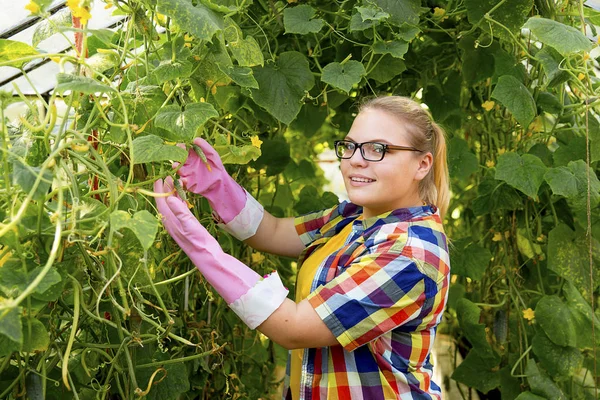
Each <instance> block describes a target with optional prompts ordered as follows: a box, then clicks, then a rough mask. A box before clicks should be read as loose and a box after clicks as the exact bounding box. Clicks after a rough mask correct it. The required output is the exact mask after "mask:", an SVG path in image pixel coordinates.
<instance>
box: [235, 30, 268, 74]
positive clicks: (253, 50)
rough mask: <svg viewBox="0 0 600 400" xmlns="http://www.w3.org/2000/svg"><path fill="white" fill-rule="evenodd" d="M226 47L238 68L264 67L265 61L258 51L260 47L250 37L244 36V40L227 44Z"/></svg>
mask: <svg viewBox="0 0 600 400" xmlns="http://www.w3.org/2000/svg"><path fill="white" fill-rule="evenodd" d="M228 45H229V49H230V50H231V54H233V57H234V58H235V59H236V60H237V62H238V64H239V65H240V67H254V66H257V65H261V66H262V65H264V63H265V59H264V57H263V54H262V51H261V50H260V45H259V44H258V42H257V41H256V39H254V38H253V37H252V36H246V38H245V39H239V40H237V41H235V42H229V43H228Z"/></svg>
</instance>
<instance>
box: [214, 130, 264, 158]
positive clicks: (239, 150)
mask: <svg viewBox="0 0 600 400" xmlns="http://www.w3.org/2000/svg"><path fill="white" fill-rule="evenodd" d="M214 148H215V150H217V152H218V153H219V156H220V158H221V161H222V162H223V164H242V165H245V164H248V163H249V162H250V161H254V160H256V159H257V158H258V157H260V155H261V151H260V149H259V148H258V147H256V146H253V145H245V146H233V145H230V144H228V143H227V139H225V138H224V137H223V136H217V138H216V139H215V143H214Z"/></svg>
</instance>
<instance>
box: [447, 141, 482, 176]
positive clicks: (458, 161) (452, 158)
mask: <svg viewBox="0 0 600 400" xmlns="http://www.w3.org/2000/svg"><path fill="white" fill-rule="evenodd" d="M448 167H449V170H450V177H452V178H455V179H459V180H461V181H464V180H465V179H467V178H469V177H470V176H471V175H472V174H474V173H475V172H477V171H478V170H479V161H478V160H477V156H476V155H475V154H473V152H472V151H471V149H469V144H468V143H467V141H466V140H464V139H461V138H459V137H453V138H452V139H450V140H449V141H448Z"/></svg>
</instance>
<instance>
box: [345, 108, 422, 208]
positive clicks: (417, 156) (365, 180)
mask: <svg viewBox="0 0 600 400" xmlns="http://www.w3.org/2000/svg"><path fill="white" fill-rule="evenodd" d="M408 135H409V134H408V132H407V131H406V125H405V124H403V123H402V122H401V121H400V120H399V119H398V118H395V117H393V116H392V115H390V114H389V113H387V112H385V111H382V110H377V109H367V110H364V111H362V112H361V113H360V114H358V116H357V117H356V118H355V119H354V122H353V123H352V128H351V129H350V132H348V135H347V136H346V138H345V139H346V140H351V141H353V142H356V143H364V142H380V143H386V144H390V145H396V146H407V147H411V143H410V140H409V136H408ZM432 162H433V157H432V155H431V153H419V152H414V151H402V150H388V151H387V152H386V153H385V156H384V158H383V160H381V161H377V162H374V161H366V160H364V159H363V157H362V155H361V152H360V150H359V149H356V152H355V153H354V155H353V156H352V157H351V158H349V159H343V160H341V170H342V176H343V177H344V184H345V186H346V191H347V192H348V198H349V199H350V201H351V202H353V203H354V204H357V205H360V206H362V207H363V213H364V217H365V218H369V217H373V216H376V215H380V214H383V213H385V212H388V211H392V210H394V209H397V208H405V207H414V206H420V205H422V201H421V198H420V196H419V182H420V181H421V180H422V179H423V178H424V177H425V176H426V175H427V173H428V172H429V170H430V168H431V166H432Z"/></svg>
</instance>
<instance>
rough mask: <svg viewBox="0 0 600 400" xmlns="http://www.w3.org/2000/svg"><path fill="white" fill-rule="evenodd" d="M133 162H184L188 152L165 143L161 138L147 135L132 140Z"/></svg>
mask: <svg viewBox="0 0 600 400" xmlns="http://www.w3.org/2000/svg"><path fill="white" fill-rule="evenodd" d="M132 153H133V157H132V158H133V160H132V163H133V164H142V163H149V162H155V161H180V162H184V161H185V159H186V158H187V154H188V152H187V151H186V150H185V149H182V148H180V147H177V146H175V145H167V144H165V143H164V142H163V140H162V139H161V138H159V137H158V136H155V135H148V136H142V137H138V138H135V139H134V140H133V149H132Z"/></svg>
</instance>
